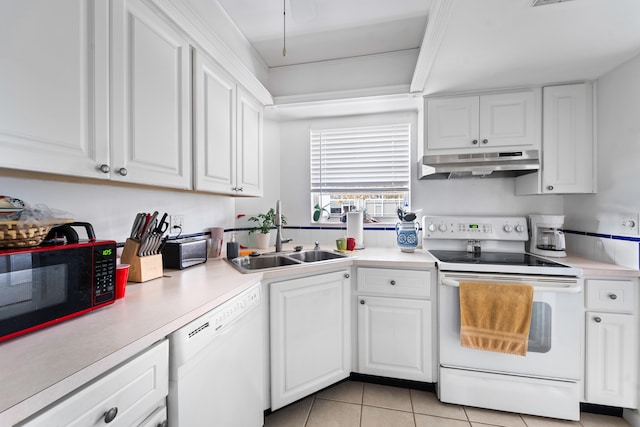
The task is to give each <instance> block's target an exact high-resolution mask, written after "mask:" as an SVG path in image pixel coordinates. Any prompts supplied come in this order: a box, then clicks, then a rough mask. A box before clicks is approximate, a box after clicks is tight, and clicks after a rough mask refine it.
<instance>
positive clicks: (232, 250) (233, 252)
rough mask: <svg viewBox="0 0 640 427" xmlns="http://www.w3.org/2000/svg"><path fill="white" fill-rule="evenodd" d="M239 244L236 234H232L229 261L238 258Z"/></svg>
mask: <svg viewBox="0 0 640 427" xmlns="http://www.w3.org/2000/svg"><path fill="white" fill-rule="evenodd" d="M239 247H240V245H238V242H236V233H235V232H234V233H231V241H230V242H227V259H234V258H238V248H239Z"/></svg>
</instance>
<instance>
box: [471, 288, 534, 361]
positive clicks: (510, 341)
mask: <svg viewBox="0 0 640 427" xmlns="http://www.w3.org/2000/svg"><path fill="white" fill-rule="evenodd" d="M532 304H533V286H530V285H523V284H507V283H484V282H468V281H461V282H460V344H461V345H462V346H463V347H468V348H473V349H477V350H487V351H495V352H499V353H508V354H515V355H520V356H525V355H526V353H527V343H528V338H529V327H530V325H531V305H532Z"/></svg>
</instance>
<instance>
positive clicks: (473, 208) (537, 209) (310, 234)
mask: <svg viewBox="0 0 640 427" xmlns="http://www.w3.org/2000/svg"><path fill="white" fill-rule="evenodd" d="M401 122H404V123H406V122H409V123H411V124H412V152H411V164H412V177H413V179H412V193H411V209H413V210H415V209H423V211H422V215H425V214H434V215H444V214H449V215H466V214H480V215H527V214H529V213H548V214H552V213H555V214H558V213H559V214H561V213H562V212H563V199H562V197H561V196H547V195H545V196H527V197H516V196H515V180H514V178H494V179H457V180H426V181H419V180H418V179H417V170H416V167H417V160H418V144H422V141H423V139H422V136H421V135H420V134H419V132H418V129H419V127H418V112H416V111H407V112H396V113H387V114H372V115H360V116H348V117H336V118H329V119H327V118H325V119H305V120H293V121H285V122H281V124H280V138H281V142H280V148H281V159H280V163H281V175H280V182H281V199H282V204H283V211H284V212H285V213H286V215H287V218H289V225H295V226H310V225H317V224H312V223H311V200H310V191H309V189H310V176H309V130H310V129H311V128H312V127H313V128H331V127H349V126H368V125H374V124H385V123H401ZM367 227H371V226H369V225H365V236H364V240H365V245H372V246H373V245H376V246H385V247H391V246H394V245H395V232H394V231H393V230H384V231H375V230H366V228H367ZM389 227H393V224H392V225H388V226H387V228H389ZM287 232H288V233H289V234H290V235H291V236H292V237H294V239H296V241H298V242H301V243H303V244H304V243H311V242H313V241H315V240H318V241H320V243H321V244H325V245H327V244H329V245H333V243H332V242H333V239H335V238H336V237H339V236H340V235H342V234H343V233H344V232H343V231H335V230H331V229H330V228H329V229H325V230H321V231H317V230H316V231H313V230H311V231H310V230H298V231H295V230H287Z"/></svg>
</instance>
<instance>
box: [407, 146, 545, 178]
mask: <svg viewBox="0 0 640 427" xmlns="http://www.w3.org/2000/svg"><path fill="white" fill-rule="evenodd" d="M538 169H540V159H539V153H538V150H528V151H508V152H494V153H465V154H446V155H437V156H424V157H423V158H422V162H421V163H420V164H419V165H418V171H419V172H418V173H419V176H418V177H419V178H420V179H450V178H504V177H513V176H520V175H524V174H527V173H532V172H535V171H537V170H538Z"/></svg>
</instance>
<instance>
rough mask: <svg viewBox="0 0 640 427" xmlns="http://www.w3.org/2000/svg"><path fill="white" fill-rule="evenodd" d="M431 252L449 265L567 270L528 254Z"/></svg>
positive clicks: (559, 265) (560, 265)
mask: <svg viewBox="0 0 640 427" xmlns="http://www.w3.org/2000/svg"><path fill="white" fill-rule="evenodd" d="M429 252H430V253H431V254H432V255H433V256H434V257H436V258H437V259H438V260H439V261H441V262H448V263H458V264H487V265H512V266H525V267H560V268H567V266H566V265H562V264H558V263H557V262H553V261H549V260H546V259H543V258H540V257H537V256H535V255H530V254H526V253H513V252H481V253H479V254H478V253H471V252H463V251H441V250H430V251H429Z"/></svg>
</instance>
